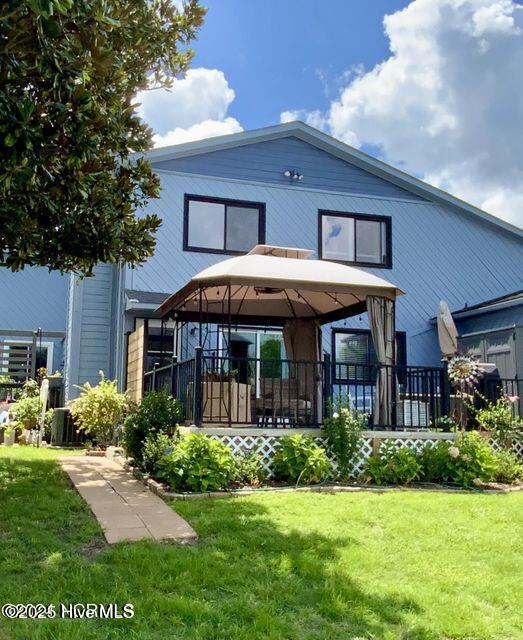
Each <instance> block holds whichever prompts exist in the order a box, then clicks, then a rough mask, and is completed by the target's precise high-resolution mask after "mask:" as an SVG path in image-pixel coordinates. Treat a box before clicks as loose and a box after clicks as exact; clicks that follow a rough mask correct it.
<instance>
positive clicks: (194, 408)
mask: <svg viewBox="0 0 523 640" xmlns="http://www.w3.org/2000/svg"><path fill="white" fill-rule="evenodd" d="M312 253H313V252H312V251H310V250H308V249H299V248H288V247H277V246H270V245H257V246H255V247H254V248H253V249H252V250H251V251H250V252H249V253H248V254H246V255H241V256H237V257H233V258H229V259H226V260H223V261H221V262H218V263H216V264H214V265H212V266H210V267H208V268H206V269H204V270H203V271H201V272H200V273H198V274H197V275H195V276H194V277H193V278H191V280H190V281H189V282H188V283H187V284H186V285H185V286H184V287H182V288H181V289H180V290H179V291H177V292H176V293H174V294H172V295H171V296H169V298H167V299H166V300H165V302H164V303H163V304H162V305H161V306H160V307H159V308H158V310H157V311H158V312H159V314H160V315H161V317H162V318H163V319H164V320H174V321H175V323H176V324H175V326H176V327H177V331H179V330H180V327H181V326H183V324H184V323H195V324H196V327H197V342H198V344H197V345H196V349H195V356H194V358H190V359H189V360H185V361H183V362H180V361H178V362H175V363H174V364H173V365H172V385H171V387H172V389H173V393H174V394H175V395H177V396H178V397H180V399H181V400H182V401H183V402H184V404H185V405H186V407H187V414H188V416H189V419H191V420H192V421H193V422H194V423H195V424H196V425H199V424H202V422H203V423H220V424H229V425H231V424H250V425H252V424H260V423H261V422H260V421H264V420H265V421H269V422H270V421H271V420H272V421H273V422H274V421H275V420H277V419H279V420H280V424H281V423H286V424H291V423H294V424H297V425H300V424H303V425H305V424H309V423H311V422H312V423H314V424H319V423H321V417H322V411H323V402H322V398H324V397H325V390H326V387H327V386H328V381H329V372H328V371H326V370H325V367H324V363H323V361H322V358H321V353H322V349H321V327H322V325H325V324H328V323H331V322H334V321H337V320H342V319H344V318H349V317H351V316H354V315H357V314H361V313H363V312H365V311H366V312H367V314H368V319H369V327H370V330H371V334H372V340H373V343H374V348H375V352H376V356H377V359H378V363H379V365H378V367H377V369H376V383H375V393H374V407H373V414H374V422H375V423H376V424H383V425H388V424H391V420H392V416H391V412H392V406H393V402H392V398H393V393H394V379H393V378H394V376H393V366H394V365H395V300H396V297H397V296H399V295H402V294H403V292H402V291H401V290H400V289H399V288H398V287H396V286H395V285H394V284H391V283H390V282H388V281H386V280H384V279H383V278H380V277H378V276H376V275H374V274H371V273H368V272H366V271H363V270H361V269H357V268H355V267H350V266H347V265H345V264H340V263H336V262H330V261H326V260H311V259H309V258H310V256H311V255H312ZM238 326H256V327H277V328H281V329H282V333H283V342H284V345H285V353H286V358H285V359H279V360H278V362H273V363H268V362H267V359H265V360H264V362H263V363H262V365H263V367H264V370H265V371H266V372H267V370H268V369H269V370H270V373H271V375H266V376H265V377H264V378H263V384H260V383H259V382H258V383H257V384H253V383H252V380H251V381H249V380H248V375H247V374H245V371H249V370H250V371H252V370H253V367H258V370H259V367H260V363H253V362H248V360H254V359H253V358H250V359H249V358H242V357H239V356H238V355H233V354H231V353H230V351H229V347H230V345H231V331H232V330H233V329H234V327H238ZM212 327H215V328H216V327H219V328H220V332H221V333H220V335H222V336H225V348H222V349H220V348H219V345H218V344H216V347H215V348H214V349H211V348H209V345H208V344H207V343H208V342H209V336H211V335H212V334H213V331H212V329H211V328H212ZM175 342H176V338H175ZM269 365H270V366H269ZM283 368H284V369H285V372H286V373H285V375H283V374H282V371H283ZM176 369H177V371H176ZM285 421H286V422H285ZM266 423H267V422H266Z"/></svg>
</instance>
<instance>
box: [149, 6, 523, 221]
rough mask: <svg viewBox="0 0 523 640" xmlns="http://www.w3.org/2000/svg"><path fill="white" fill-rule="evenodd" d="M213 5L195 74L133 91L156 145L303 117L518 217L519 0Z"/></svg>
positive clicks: (522, 39)
mask: <svg viewBox="0 0 523 640" xmlns="http://www.w3.org/2000/svg"><path fill="white" fill-rule="evenodd" d="M176 1H177V2H181V1H182V0H176ZM204 2H205V0H204ZM207 6H208V9H209V10H208V14H207V17H206V20H205V24H204V26H203V28H202V29H201V31H200V32H199V34H198V38H197V39H196V40H195V42H194V43H193V48H194V49H195V51H196V56H195V59H194V61H193V64H192V66H191V69H189V71H188V72H187V74H186V76H185V77H183V78H178V79H176V80H175V81H174V85H173V87H172V89H171V90H169V91H166V90H163V89H160V90H154V91H144V92H141V93H140V94H139V95H138V101H139V102H140V103H141V106H140V108H139V113H140V115H141V116H142V118H143V119H144V120H145V121H146V122H148V123H149V124H150V126H151V127H152V128H153V130H154V131H155V140H154V141H155V145H156V146H161V147H164V146H169V145H172V144H179V143H183V142H187V141H191V140H196V139H201V138H207V137H211V136H216V135H226V134H229V133H235V132H239V131H242V130H244V129H253V128H257V127H263V126H267V125H273V124H277V123H278V122H288V121H291V120H297V119H299V120H304V121H305V122H307V123H308V124H310V125H311V126H314V127H317V128H319V129H322V130H323V131H325V132H326V133H328V134H330V135H332V136H334V137H335V138H337V139H339V140H342V141H343V142H345V143H347V144H350V145H352V146H354V147H356V148H361V149H363V150H364V151H367V152H370V153H372V154H373V155H375V156H377V157H379V158H381V159H382V160H384V161H385V162H388V163H390V164H392V165H394V166H397V167H399V168H401V169H403V170H404V171H407V172H408V173H411V174H413V175H416V176H418V177H421V178H422V179H424V180H426V181H427V182H429V183H431V184H434V185H436V186H438V187H440V188H442V189H444V190H446V191H448V192H450V193H452V194H454V195H456V196H458V197H461V198H463V199H464V200H466V201H468V202H471V203H473V204H475V205H477V206H480V207H482V208H484V209H485V210H487V211H489V212H491V213H493V214H495V215H499V216H500V217H502V218H505V219H506V220H509V221H510V222H512V223H514V224H517V225H519V226H521V227H523V163H522V161H521V158H523V73H522V72H521V70H522V69H523V6H522V4H521V3H518V2H515V0H409V1H407V0H404V1H402V2H399V1H396V0H388V1H386V0H323V1H321V0H294V2H291V1H290V0H207Z"/></svg>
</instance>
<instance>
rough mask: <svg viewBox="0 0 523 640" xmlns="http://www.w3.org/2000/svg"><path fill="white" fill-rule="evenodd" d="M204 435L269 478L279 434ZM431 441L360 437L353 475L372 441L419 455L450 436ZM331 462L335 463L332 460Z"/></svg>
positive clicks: (521, 450) (519, 447) (521, 451)
mask: <svg viewBox="0 0 523 640" xmlns="http://www.w3.org/2000/svg"><path fill="white" fill-rule="evenodd" d="M207 434H208V435H209V436H210V437H211V438H213V439H215V440H219V441H221V442H223V443H224V444H226V445H227V446H228V447H230V448H231V450H232V452H233V453H234V454H235V455H238V454H242V453H243V454H245V453H253V452H254V453H257V454H258V455H259V456H260V457H261V459H262V464H263V466H264V468H265V470H266V471H267V473H268V474H269V476H270V475H272V459H273V457H274V452H275V450H276V448H277V447H278V440H279V439H280V438H281V437H282V436H281V435H272V434H268V433H265V434H261V435H247V434H245V435H238V434H234V435H227V434H223V433H220V434H212V433H209V432H207ZM285 435H292V432H287V433H286V434H285ZM438 435H439V437H438V436H435V437H434V439H431V438H430V437H427V436H429V434H426V433H424V434H423V437H416V435H415V434H412V433H410V434H407V433H405V434H398V435H394V436H393V437H390V436H389V437H385V438H383V437H379V436H378V434H377V433H376V434H375V435H374V434H373V436H372V437H369V436H365V437H364V438H363V441H362V442H363V444H362V446H361V449H360V451H359V454H358V456H357V463H356V464H355V468H354V475H358V474H359V473H360V472H361V471H362V470H363V467H364V465H365V461H366V459H367V458H368V457H369V456H370V455H372V451H373V445H375V443H374V441H376V440H377V443H376V444H377V446H379V447H383V446H384V445H385V444H387V443H391V442H392V443H393V444H394V445H395V446H397V447H410V448H411V449H414V450H415V451H418V452H420V451H421V450H422V449H423V448H424V447H433V446H434V445H435V444H436V443H437V442H438V441H439V440H441V439H446V440H452V439H453V435H452V434H445V437H444V438H443V437H442V434H438ZM313 437H314V438H315V440H317V441H318V444H322V445H323V444H324V439H323V438H322V437H321V436H313ZM490 444H491V445H493V446H494V447H495V448H499V445H498V444H497V443H496V442H495V441H494V440H490ZM513 449H514V452H515V453H516V454H517V455H518V456H519V457H520V458H523V442H520V441H518V442H515V443H514V446H513ZM331 462H334V461H333V460H332V459H331Z"/></svg>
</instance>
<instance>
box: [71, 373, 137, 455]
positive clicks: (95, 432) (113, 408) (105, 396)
mask: <svg viewBox="0 0 523 640" xmlns="http://www.w3.org/2000/svg"><path fill="white" fill-rule="evenodd" d="M116 384H117V382H116V380H108V379H107V378H106V377H105V376H104V373H103V371H100V382H99V383H98V384H97V385H96V386H94V387H93V386H92V385H91V384H90V383H89V382H86V383H85V384H84V385H82V386H81V387H80V386H79V387H78V388H79V389H80V391H81V394H80V396H79V397H78V398H76V400H73V402H72V404H71V415H72V416H73V418H74V421H75V423H76V425H77V427H78V429H80V430H82V431H85V433H87V434H88V435H90V436H92V437H93V438H94V439H95V440H96V441H97V442H98V444H100V445H102V446H103V447H106V446H107V445H108V444H110V443H111V441H112V440H113V437H114V433H115V429H116V427H117V426H118V424H120V423H121V422H122V420H123V419H124V417H125V414H126V413H127V411H128V408H129V399H128V398H127V396H126V394H125V393H119V392H118V389H117V386H116Z"/></svg>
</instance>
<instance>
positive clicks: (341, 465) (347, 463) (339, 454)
mask: <svg viewBox="0 0 523 640" xmlns="http://www.w3.org/2000/svg"><path fill="white" fill-rule="evenodd" d="M366 424H367V414H366V413H363V412H361V411H358V410H357V409H354V408H353V407H351V406H343V405H342V404H341V402H340V403H338V406H337V407H336V411H333V412H332V414H331V415H330V416H328V417H327V418H325V420H324V421H323V426H324V433H325V437H326V446H327V450H328V451H329V452H330V453H331V454H332V455H333V456H334V457H335V459H336V462H337V470H336V471H337V476H338V477H339V478H340V479H341V480H346V479H347V478H348V477H349V476H350V475H351V473H352V472H353V469H354V460H355V457H356V454H357V453H358V452H359V450H360V448H361V444H362V437H361V432H362V431H363V429H364V428H365V426H366Z"/></svg>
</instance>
